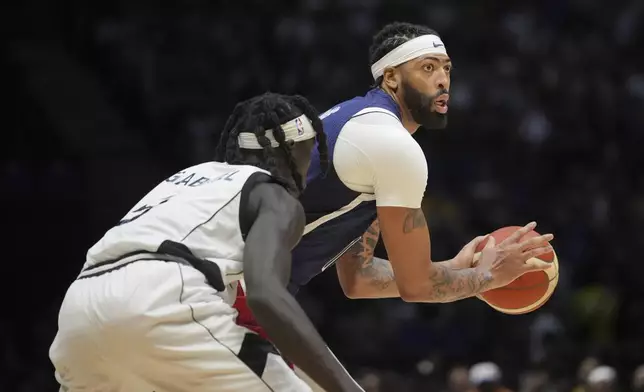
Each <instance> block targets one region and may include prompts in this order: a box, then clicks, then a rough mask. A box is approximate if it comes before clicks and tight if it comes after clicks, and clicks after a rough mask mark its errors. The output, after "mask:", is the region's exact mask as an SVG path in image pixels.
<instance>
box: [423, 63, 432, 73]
mask: <svg viewBox="0 0 644 392" xmlns="http://www.w3.org/2000/svg"><path fill="white" fill-rule="evenodd" d="M423 69H424V70H425V71H427V72H432V71H433V70H434V65H433V64H425V65H424V66H423Z"/></svg>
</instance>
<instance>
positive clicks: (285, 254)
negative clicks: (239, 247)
mask: <svg viewBox="0 0 644 392" xmlns="http://www.w3.org/2000/svg"><path fill="white" fill-rule="evenodd" d="M246 210H247V211H246V212H244V213H243V214H245V216H246V217H247V218H248V217H251V218H248V219H252V221H253V223H252V225H251V227H250V230H249V231H248V235H247V237H246V247H245V251H244V278H245V280H246V295H247V301H248V306H249V307H250V309H251V310H252V311H253V314H254V315H255V318H256V319H257V321H258V322H259V324H260V325H261V326H262V327H263V328H264V329H265V330H266V333H267V334H268V336H270V338H271V341H272V342H273V343H274V344H275V346H276V347H277V348H278V349H279V350H280V352H281V353H282V354H284V356H285V357H287V358H288V359H289V360H291V361H293V362H294V363H295V364H296V365H297V366H298V367H299V368H300V369H302V370H303V371H304V372H306V373H307V374H308V375H309V376H310V377H311V378H312V379H313V380H314V381H315V382H316V383H318V384H319V385H320V386H321V387H322V388H324V389H326V390H327V391H362V389H361V388H360V387H359V386H358V384H357V383H356V382H355V381H354V380H353V378H351V376H350V375H349V374H348V373H347V371H346V370H345V369H344V367H343V366H342V364H340V362H339V361H338V360H337V359H336V358H335V356H334V355H333V354H332V353H331V351H330V350H329V348H328V347H327V346H326V344H325V343H324V341H323V340H322V337H321V336H320V335H319V334H318V332H317V330H316V329H315V327H314V326H313V323H312V322H311V321H310V320H309V318H308V317H307V315H306V313H305V312H304V310H303V309H302V308H301V307H300V305H299V304H298V303H297V301H296V300H295V298H294V297H293V296H292V295H291V294H290V293H289V292H288V291H287V289H286V286H287V284H288V282H289V279H290V274H291V249H292V248H293V247H294V246H295V245H296V244H297V243H298V241H299V240H300V238H301V236H302V232H303V230H304V225H305V217H304V210H303V209H302V206H301V205H300V203H299V202H298V201H297V200H296V199H295V198H293V197H292V196H291V195H289V194H288V193H287V192H286V190H285V189H284V188H283V187H281V186H279V185H277V184H272V183H262V184H259V185H257V186H255V188H254V189H253V190H251V191H250V194H249V197H248V206H247V207H246Z"/></svg>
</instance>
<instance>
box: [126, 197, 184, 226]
mask: <svg viewBox="0 0 644 392" xmlns="http://www.w3.org/2000/svg"><path fill="white" fill-rule="evenodd" d="M171 198H172V196H170V197H166V198H165V199H163V200H161V201H160V202H158V203H157V204H154V205H147V204H144V205H142V206H141V207H139V208H137V209H136V210H132V211H130V213H129V214H127V215H128V216H130V217H129V218H123V219H121V220H120V221H119V223H118V224H117V226H120V225H124V224H126V223H130V222H132V221H134V220H137V219H139V218H140V217H142V216H143V215H145V214H147V213H148V211H150V210H151V209H153V208H154V207H156V206H160V205H161V204H163V203H165V202H167V201H168V200H170V199H171ZM132 214H134V215H133V216H131V215H132Z"/></svg>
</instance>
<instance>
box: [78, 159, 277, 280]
mask: <svg viewBox="0 0 644 392" xmlns="http://www.w3.org/2000/svg"><path fill="white" fill-rule="evenodd" d="M259 173H263V174H269V173H268V172H266V171H264V170H262V169H259V168H257V167H254V166H245V165H228V164H226V163H220V162H207V163H203V164H200V165H197V166H193V167H190V168H187V169H185V170H182V171H180V172H178V173H177V174H175V175H173V176H171V177H169V178H168V179H166V180H165V181H163V182H161V183H160V184H159V185H157V186H156V187H155V188H154V189H153V190H152V191H150V192H149V193H148V194H147V195H145V197H144V198H143V199H141V201H139V202H138V203H137V204H136V205H135V206H134V208H132V210H131V211H130V212H128V213H127V214H126V215H125V216H124V217H123V219H121V221H120V222H119V224H118V225H117V226H115V227H113V228H112V229H110V230H109V231H108V232H107V233H105V235H104V236H103V238H101V239H100V240H99V241H98V242H97V243H96V244H95V245H94V246H93V247H92V248H91V249H90V250H89V251H88V252H87V261H86V263H85V266H84V269H85V268H88V267H92V266H96V265H97V264H102V263H106V262H107V261H109V260H115V259H120V258H123V257H124V256H127V255H128V254H134V253H136V252H150V253H155V252H157V251H158V249H159V246H160V245H161V244H162V243H163V242H164V241H173V242H176V243H180V244H182V245H185V246H186V247H187V248H188V249H189V250H190V251H191V252H192V254H193V255H194V256H196V257H198V258H201V259H206V260H209V261H212V262H214V263H216V264H217V265H218V266H219V268H220V270H221V274H222V277H223V279H224V284H229V283H231V282H234V281H237V280H239V279H241V278H242V273H243V268H242V257H243V250H244V238H243V237H242V229H241V227H240V212H239V208H240V203H241V195H242V189H243V188H244V185H245V184H246V183H247V182H248V180H249V178H250V177H251V176H253V175H255V174H259Z"/></svg>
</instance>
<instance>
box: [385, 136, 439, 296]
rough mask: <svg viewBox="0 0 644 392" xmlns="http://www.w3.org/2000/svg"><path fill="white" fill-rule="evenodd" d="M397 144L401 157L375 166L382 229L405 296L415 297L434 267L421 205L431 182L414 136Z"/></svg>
mask: <svg viewBox="0 0 644 392" xmlns="http://www.w3.org/2000/svg"><path fill="white" fill-rule="evenodd" d="M412 142H413V143H412ZM397 146H398V148H397V149H396V151H394V152H395V153H396V154H397V155H398V156H399V159H398V160H396V161H395V162H394V163H390V164H388V165H385V164H382V163H381V164H378V165H375V166H374V168H375V176H376V179H375V184H376V186H375V194H376V204H377V209H378V220H379V222H380V232H381V234H382V238H383V242H384V243H385V247H386V248H387V254H388V256H389V261H390V262H391V265H392V268H393V270H394V274H395V276H396V283H397V285H398V289H399V291H400V294H401V296H402V297H403V298H405V297H413V296H414V295H415V294H416V293H415V291H417V290H420V289H421V288H422V287H423V286H424V285H425V284H426V281H427V279H428V271H429V268H430V267H429V264H430V257H431V254H430V240H429V230H428V228H427V222H426V221H425V216H424V214H423V212H422V210H421V208H420V207H421V203H422V199H423V195H424V193H425V187H426V185H427V161H426V160H425V155H424V154H423V152H422V150H421V149H420V146H418V144H417V143H416V142H415V141H414V140H413V139H412V140H411V142H410V141H409V140H407V142H402V141H401V142H400V143H398V144H397ZM392 150H393V149H392ZM392 160H393V157H390V160H389V161H390V162H391V161H392Z"/></svg>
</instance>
